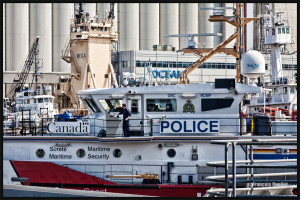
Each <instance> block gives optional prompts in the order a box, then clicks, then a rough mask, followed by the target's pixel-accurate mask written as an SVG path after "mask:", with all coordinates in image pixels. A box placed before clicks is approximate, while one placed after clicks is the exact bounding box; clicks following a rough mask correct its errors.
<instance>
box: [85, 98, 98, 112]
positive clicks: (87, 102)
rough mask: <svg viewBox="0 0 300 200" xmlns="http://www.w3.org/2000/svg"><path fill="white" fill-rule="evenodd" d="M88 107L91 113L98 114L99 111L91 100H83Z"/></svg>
mask: <svg viewBox="0 0 300 200" xmlns="http://www.w3.org/2000/svg"><path fill="white" fill-rule="evenodd" d="M84 101H85V102H86V104H87V105H88V107H89V108H90V109H91V110H92V111H93V112H100V109H99V108H98V106H97V105H96V103H95V102H94V100H93V99H84Z"/></svg>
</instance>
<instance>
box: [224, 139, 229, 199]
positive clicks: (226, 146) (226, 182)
mask: <svg viewBox="0 0 300 200" xmlns="http://www.w3.org/2000/svg"><path fill="white" fill-rule="evenodd" d="M228 182H229V181H228V143H226V144H225V197H228Z"/></svg>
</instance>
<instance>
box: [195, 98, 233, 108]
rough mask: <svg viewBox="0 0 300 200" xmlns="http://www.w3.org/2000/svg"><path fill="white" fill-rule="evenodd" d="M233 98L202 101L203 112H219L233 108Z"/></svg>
mask: <svg viewBox="0 0 300 200" xmlns="http://www.w3.org/2000/svg"><path fill="white" fill-rule="evenodd" d="M233 100H234V99H233V98H207V99H201V109H202V111H210V110H217V109H223V108H229V107H231V105H232V103H233Z"/></svg>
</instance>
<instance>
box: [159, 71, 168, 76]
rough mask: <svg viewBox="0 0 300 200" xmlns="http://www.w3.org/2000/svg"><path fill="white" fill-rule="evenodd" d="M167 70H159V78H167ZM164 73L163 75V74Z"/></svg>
mask: <svg viewBox="0 0 300 200" xmlns="http://www.w3.org/2000/svg"><path fill="white" fill-rule="evenodd" d="M167 72H168V71H166V70H161V71H160V72H159V77H160V78H168V76H169V73H167ZM163 74H164V75H163Z"/></svg>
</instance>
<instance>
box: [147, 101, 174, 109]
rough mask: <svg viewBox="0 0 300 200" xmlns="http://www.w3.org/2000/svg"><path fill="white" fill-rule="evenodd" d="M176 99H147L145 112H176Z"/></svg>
mask: <svg viewBox="0 0 300 200" xmlns="http://www.w3.org/2000/svg"><path fill="white" fill-rule="evenodd" d="M176 111H177V104H176V99H147V112H176Z"/></svg>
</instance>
